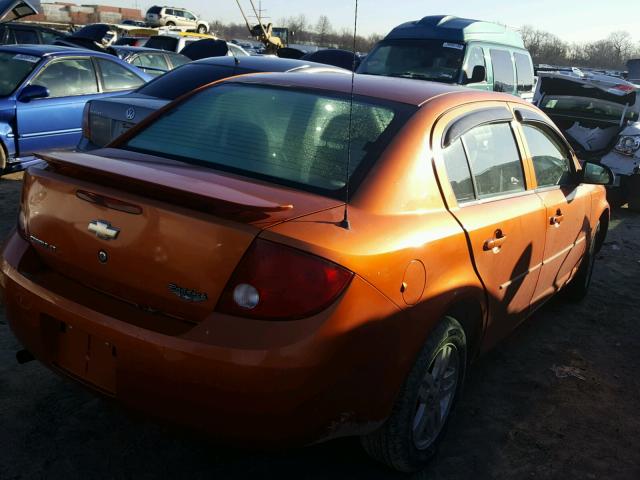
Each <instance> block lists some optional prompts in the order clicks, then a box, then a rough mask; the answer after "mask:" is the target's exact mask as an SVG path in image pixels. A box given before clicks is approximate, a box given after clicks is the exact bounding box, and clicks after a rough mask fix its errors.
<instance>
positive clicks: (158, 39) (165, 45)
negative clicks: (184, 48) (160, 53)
mask: <svg viewBox="0 0 640 480" xmlns="http://www.w3.org/2000/svg"><path fill="white" fill-rule="evenodd" d="M178 41H179V40H178V39H177V38H175V37H170V36H168V35H157V36H155V37H149V40H147V43H145V45H144V46H145V47H147V48H156V49H158V50H168V51H169V52H175V51H176V48H177V47H178Z"/></svg>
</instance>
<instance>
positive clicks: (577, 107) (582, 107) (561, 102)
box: [540, 95, 638, 122]
mask: <svg viewBox="0 0 640 480" xmlns="http://www.w3.org/2000/svg"><path fill="white" fill-rule="evenodd" d="M540 107H541V108H542V109H543V110H545V111H546V112H547V113H549V114H552V115H554V114H557V115H570V116H580V117H585V118H592V119H599V120H611V121H615V122H620V121H621V120H622V117H623V115H624V119H625V120H629V121H637V120H638V112H637V111H634V110H635V109H632V108H629V107H630V106H629V107H628V106H625V105H621V104H619V103H616V102H610V101H607V100H602V99H599V98H592V97H577V96H575V97H574V96H565V95H557V96H555V95H547V96H545V97H544V98H543V99H542V103H541V105H540Z"/></svg>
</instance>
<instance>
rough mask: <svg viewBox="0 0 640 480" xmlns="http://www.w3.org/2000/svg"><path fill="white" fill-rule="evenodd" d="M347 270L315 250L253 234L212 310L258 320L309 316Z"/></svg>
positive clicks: (337, 290)
mask: <svg viewBox="0 0 640 480" xmlns="http://www.w3.org/2000/svg"><path fill="white" fill-rule="evenodd" d="M352 278H353V273H352V272H350V271H349V270H346V269H345V268H343V267H341V266H339V265H336V264H335V263H332V262H329V261H327V260H324V259H322V258H320V257H317V256H315V255H311V254H308V253H304V252H302V251H300V250H296V249H294V248H290V247H287V246H284V245H280V244H277V243H273V242H270V241H267V240H262V239H257V240H256V241H255V242H253V244H252V245H251V247H249V250H248V251H247V253H245V255H244V257H243V258H242V260H241V261H240V264H239V265H238V267H237V268H236V270H235V272H234V273H233V275H232V276H231V279H230V280H229V283H227V286H226V287H225V290H224V292H223V293H222V296H221V297H220V300H219V302H218V306H217V308H216V310H217V311H218V312H221V313H227V314H230V315H236V316H241V317H249V318H256V319H264V320H295V319H299V318H304V317H309V316H311V315H314V314H316V313H318V312H320V311H322V310H324V309H325V308H327V307H328V306H329V305H331V304H332V303H333V302H334V301H335V300H336V299H337V298H338V296H339V295H340V294H341V293H342V292H343V291H344V289H345V288H346V287H347V286H348V285H349V282H350V281H351V279H352Z"/></svg>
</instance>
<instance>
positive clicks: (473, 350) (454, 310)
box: [445, 299, 483, 361]
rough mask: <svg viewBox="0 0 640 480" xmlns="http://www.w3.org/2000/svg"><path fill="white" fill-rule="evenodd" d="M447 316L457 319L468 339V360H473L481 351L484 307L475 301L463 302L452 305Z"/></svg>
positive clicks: (467, 300)
mask: <svg viewBox="0 0 640 480" xmlns="http://www.w3.org/2000/svg"><path fill="white" fill-rule="evenodd" d="M445 316H448V317H453V318H455V319H456V320H457V321H458V322H459V323H460V325H462V328H463V329H464V334H465V336H466V337H467V350H468V351H467V359H468V360H469V361H470V360H473V359H474V358H475V357H476V356H477V354H478V352H479V350H480V340H482V331H483V321H482V320H483V318H482V306H481V304H480V302H478V301H477V300H475V299H466V300H462V301H460V302H458V303H456V304H454V305H452V306H451V307H450V308H449V310H448V311H447V314H446V315H445Z"/></svg>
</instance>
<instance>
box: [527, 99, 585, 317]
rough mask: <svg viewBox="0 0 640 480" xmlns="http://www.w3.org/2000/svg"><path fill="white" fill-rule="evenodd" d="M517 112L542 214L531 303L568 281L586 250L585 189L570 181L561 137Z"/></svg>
mask: <svg viewBox="0 0 640 480" xmlns="http://www.w3.org/2000/svg"><path fill="white" fill-rule="evenodd" d="M526 111H529V110H526ZM519 112H520V113H519V117H520V118H523V121H522V123H521V125H520V130H521V132H522V137H523V139H524V143H525V149H526V154H527V156H528V157H529V158H530V159H531V162H532V165H533V169H534V174H535V179H536V192H537V195H538V196H539V197H540V198H541V199H542V201H543V203H544V205H545V209H546V217H547V222H546V240H545V248H544V259H543V262H542V268H541V272H540V278H539V280H538V286H537V287H536V291H535V294H534V298H533V303H534V304H536V305H537V304H540V303H542V302H544V301H545V300H546V299H548V298H549V297H550V296H551V295H553V294H554V293H555V292H557V291H558V290H559V289H560V288H562V287H563V286H564V285H565V284H566V283H567V282H568V281H569V280H570V279H571V277H572V276H573V274H574V273H575V272H576V270H577V268H578V266H579V264H580V261H581V259H582V257H583V255H584V254H585V252H586V249H587V238H588V232H589V230H590V220H589V219H590V215H591V187H589V186H587V185H580V184H578V183H577V181H576V180H575V179H576V175H575V172H576V166H575V162H574V159H573V155H572V153H571V150H570V149H569V147H568V146H567V145H566V142H564V141H563V139H562V137H560V135H558V133H557V132H556V131H555V130H554V129H553V128H552V127H551V126H549V125H547V124H546V123H545V122H544V121H543V120H544V119H543V118H542V117H541V116H540V115H538V114H537V112H535V111H530V112H531V114H529V115H527V114H524V115H523V113H522V112H525V110H524V109H523V108H521V109H520V110H519ZM528 117H529V119H527V118H528Z"/></svg>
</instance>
